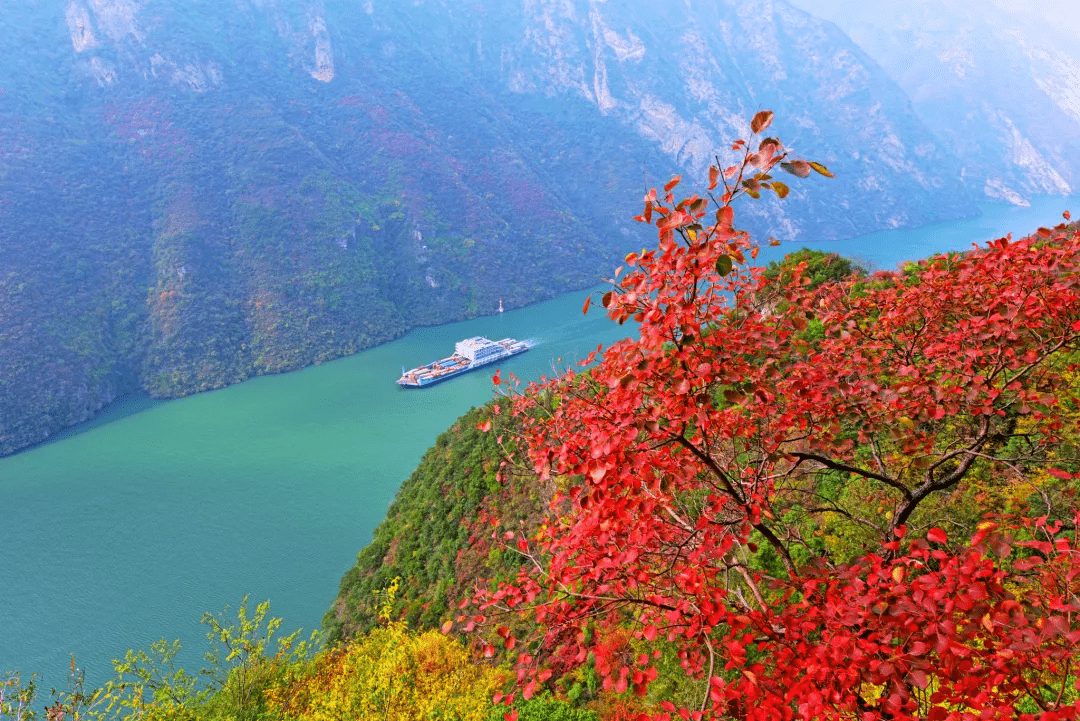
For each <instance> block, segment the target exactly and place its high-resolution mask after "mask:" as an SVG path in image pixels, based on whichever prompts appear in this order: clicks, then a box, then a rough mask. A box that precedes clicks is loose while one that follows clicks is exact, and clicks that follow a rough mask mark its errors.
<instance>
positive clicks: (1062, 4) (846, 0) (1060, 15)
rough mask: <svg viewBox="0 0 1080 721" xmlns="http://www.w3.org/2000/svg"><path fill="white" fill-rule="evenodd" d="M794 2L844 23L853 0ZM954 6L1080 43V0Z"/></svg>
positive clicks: (882, 0)
mask: <svg viewBox="0 0 1080 721" xmlns="http://www.w3.org/2000/svg"><path fill="white" fill-rule="evenodd" d="M788 1H789V2H790V3H791V4H793V5H795V6H797V7H801V8H802V9H804V10H806V11H808V12H810V13H813V14H814V15H817V16H819V17H822V18H825V19H826V20H831V21H833V22H835V23H836V24H837V25H843V24H844V23H843V20H844V18H843V15H842V13H843V10H844V8H845V7H851V4H852V0H788ZM946 2H947V4H950V5H964V6H967V7H980V6H981V7H985V8H986V9H987V10H988V11H990V12H995V13H997V12H1005V13H1007V14H1010V15H1013V16H1015V18H1016V19H1017V20H1018V21H1020V22H1022V23H1024V24H1025V25H1027V26H1028V27H1029V28H1030V29H1032V30H1037V29H1038V26H1040V25H1041V26H1044V27H1045V28H1046V29H1047V30H1048V31H1049V32H1050V33H1051V34H1053V35H1056V36H1057V37H1058V38H1061V36H1062V34H1067V35H1071V36H1072V37H1073V38H1075V39H1076V42H1077V43H1078V44H1080V0H946ZM908 4H909V3H908V2H907V1H906V0H859V2H858V5H859V6H860V8H861V9H863V10H864V11H865V9H867V8H868V7H870V8H872V7H887V6H889V5H900V6H907V5H908Z"/></svg>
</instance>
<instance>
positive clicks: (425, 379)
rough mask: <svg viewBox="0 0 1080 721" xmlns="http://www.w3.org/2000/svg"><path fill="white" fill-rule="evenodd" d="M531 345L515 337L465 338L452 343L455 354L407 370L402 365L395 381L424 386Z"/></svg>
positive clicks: (510, 354) (408, 385)
mask: <svg viewBox="0 0 1080 721" xmlns="http://www.w3.org/2000/svg"><path fill="white" fill-rule="evenodd" d="M533 345H535V343H534V342H533V341H531V340H514V339H513V338H503V339H502V340H497V341H496V340H489V339H487V338H484V337H482V336H476V337H474V338H466V339H465V340H460V341H458V342H457V343H455V344H454V355H452V356H450V357H449V358H443V359H442V360H439V361H435V362H434V363H428V364H427V365H426V366H420V367H418V368H413V369H412V370H408V371H407V370H405V368H404V366H403V367H402V368H401V377H400V378H398V380H397V384H398V385H399V386H401V387H402V388H427V387H428V386H432V385H435V384H436V383H441V382H442V381H445V380H448V379H450V378H453V377H454V376H459V375H461V374H462V373H468V372H469V371H471V370H476V369H477V368H483V367H484V366H486V365H491V364H492V363H495V362H496V361H500V360H502V359H503V358H509V357H510V356H515V355H517V354H518V353H524V352H525V351H527V350H529V348H532V347H533Z"/></svg>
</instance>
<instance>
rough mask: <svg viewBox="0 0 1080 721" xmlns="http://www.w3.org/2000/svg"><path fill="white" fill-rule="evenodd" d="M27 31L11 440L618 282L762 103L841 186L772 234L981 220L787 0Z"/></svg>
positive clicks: (879, 81) (894, 94)
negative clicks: (649, 191)
mask: <svg viewBox="0 0 1080 721" xmlns="http://www.w3.org/2000/svg"><path fill="white" fill-rule="evenodd" d="M5 13H6V16H5V17H6V23H5V26H6V28H10V31H8V30H5V34H3V35H2V36H0V248H3V250H4V252H3V255H2V257H0V453H6V452H11V451H13V450H16V449H18V448H20V447H23V446H26V445H28V444H30V443H34V442H37V441H40V440H41V439H42V438H44V437H46V436H47V435H48V434H50V433H51V432H53V431H55V430H56V429H58V428H60V427H63V426H65V425H68V424H70V423H73V422H77V421H79V420H82V419H83V418H85V417H87V416H88V415H90V414H92V413H93V412H94V411H95V410H96V409H97V408H99V407H100V406H101V405H102V404H103V403H106V402H108V401H109V400H111V399H112V398H113V397H114V396H115V395H116V394H117V393H120V392H122V391H123V390H125V389H128V388H134V387H141V388H144V389H146V390H148V391H149V392H151V393H153V394H155V395H160V396H172V395H183V394H186V393H191V392H195V391H198V390H203V389H207V388H214V387H220V386H222V385H225V384H228V383H232V382H236V381H239V380H243V379H244V378H247V377H250V376H251V375H254V374H259V373H266V372H277V371H283V370H289V369H293V368H298V367H301V366H304V365H306V364H309V363H313V362H319V361H321V360H325V359H329V358H333V357H337V356H340V355H343V354H347V353H352V352H355V351H356V350H358V349H360V348H363V347H366V346H370V345H372V344H374V343H378V342H382V341H385V340H388V339H390V338H393V337H395V336H397V335H400V334H401V333H403V332H404V331H405V330H407V329H408V328H409V327H412V326H415V325H419V324H433V323H442V322H447V321H451V320H456V319H460V318H464V317H467V316H471V315H476V314H479V313H486V312H491V311H493V310H494V308H495V307H496V305H497V302H498V299H499V298H504V299H505V302H506V305H507V306H511V307H512V306H515V305H521V304H524V303H528V302H532V301H535V300H538V299H541V298H544V297H548V296H550V295H552V294H554V293H557V292H560V291H564V290H568V289H571V288H578V287H583V286H586V285H589V284H591V283H593V282H595V281H596V279H597V278H598V277H599V276H600V275H601V274H603V273H606V272H607V271H609V270H610V269H611V268H612V267H613V265H615V264H616V263H617V261H618V259H619V258H620V257H621V254H622V253H624V252H625V251H626V249H627V248H629V247H640V245H641V243H642V239H643V237H642V233H643V232H644V231H643V230H642V229H640V228H638V227H636V226H635V225H634V224H633V223H632V222H630V221H629V216H630V215H631V214H632V213H634V212H636V211H637V204H638V203H639V201H640V195H641V193H642V191H643V190H644V189H645V188H646V187H647V186H648V185H655V184H657V183H659V182H663V180H665V179H666V178H667V177H668V176H669V175H670V174H672V173H675V172H683V173H688V174H690V175H692V176H700V175H701V174H702V173H703V172H704V169H705V167H706V166H707V164H708V162H709V158H710V157H712V154H713V153H714V152H717V151H718V150H722V149H723V147H724V146H725V144H726V143H728V142H729V141H730V140H732V139H734V138H735V137H738V136H740V135H743V134H745V133H746V131H747V128H746V126H745V123H746V120H747V118H749V117H750V116H751V115H752V114H753V112H754V111H756V110H758V109H760V108H772V109H774V110H776V111H777V112H778V122H777V126H776V128H777V130H776V132H777V133H778V134H780V135H781V137H783V139H784V140H785V141H789V142H790V144H791V145H792V147H793V148H794V149H796V150H797V151H799V152H801V153H804V154H806V155H807V156H811V157H813V158H814V159H818V160H821V161H823V162H825V163H826V164H828V165H829V166H830V167H831V168H832V169H833V170H834V171H835V172H836V174H837V175H838V179H837V180H836V181H835V182H830V184H829V185H828V186H826V187H819V188H814V189H812V190H809V189H802V188H799V189H797V190H796V192H795V193H794V195H796V196H800V197H795V198H789V199H788V200H787V201H786V204H785V205H783V206H782V205H778V204H775V203H774V204H772V205H769V204H761V205H758V206H754V207H753V208H751V207H746V209H745V210H744V211H743V217H744V218H746V222H747V223H748V224H749V225H750V226H751V227H752V228H753V229H754V230H755V231H756V232H758V233H759V234H761V235H766V234H772V235H777V236H779V237H785V238H799V237H839V236H850V235H855V234H859V233H864V232H868V231H872V230H875V229H878V228H883V227H892V226H897V225H915V224H920V223H924V222H929V221H932V220H938V219H942V218H947V217H954V216H957V215H959V214H962V213H964V212H966V211H967V210H968V208H969V207H970V205H969V204H970V196H967V195H965V191H964V189H963V187H962V186H960V185H959V184H958V179H959V176H960V166H959V164H958V163H957V162H956V161H955V159H953V158H952V156H951V155H950V152H949V151H948V149H947V148H945V147H943V146H942V145H941V144H940V143H938V142H937V141H935V140H934V138H933V136H932V135H931V134H930V133H929V132H928V130H927V129H926V128H925V127H923V126H922V125H921V124H920V123H919V121H918V119H917V118H916V117H915V115H914V114H913V113H912V111H911V108H910V105H909V104H908V101H907V99H906V98H905V96H904V94H903V93H902V91H900V90H899V89H898V88H897V87H896V86H895V85H894V84H892V83H891V82H890V81H889V80H888V78H887V77H885V76H884V75H883V73H882V72H881V71H880V70H879V69H878V68H877V66H876V65H875V64H874V63H873V61H871V60H870V59H869V58H867V57H866V56H865V55H864V54H863V53H862V52H861V51H860V50H859V49H858V48H857V47H856V46H854V45H853V44H852V43H851V42H850V41H849V40H848V39H847V38H846V37H844V36H843V35H842V34H841V33H840V32H839V31H837V30H836V29H835V28H834V27H832V26H830V25H828V24H825V23H822V22H820V21H817V20H814V19H813V18H812V17H810V16H808V15H806V14H805V13H802V12H801V11H798V10H795V9H794V8H792V7H791V6H789V5H787V4H785V3H783V2H781V1H780V0H775V1H774V0H754V2H751V3H735V2H727V0H724V1H723V2H714V3H707V2H697V1H696V0H695V1H694V2H687V3H681V4H674V5H669V6H666V7H665V8H650V10H649V13H648V14H647V15H646V14H645V13H643V12H642V8H641V6H640V4H635V3H633V2H630V1H629V0H610V1H609V2H598V1H590V0H543V1H536V0H522V1H521V2H517V3H505V2H502V1H501V0H498V1H497V0H484V1H483V2H478V3H474V4H471V5H467V6H462V5H459V4H457V3H450V2H445V3H442V2H432V1H424V2H416V3H411V4H408V5H405V4H402V3H398V2H389V1H385V2H381V1H380V0H370V1H368V2H352V1H350V2H345V1H344V0H340V1H333V0H325V2H324V1H321V0H310V1H308V2H301V3H285V2H279V1H277V0H229V1H227V2H209V0H186V1H185V2H171V1H169V2H167V1H166V0H139V1H136V0H67V1H66V2H40V3H25V4H18V5H12V6H5Z"/></svg>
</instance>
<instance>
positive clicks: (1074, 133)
mask: <svg viewBox="0 0 1080 721" xmlns="http://www.w3.org/2000/svg"><path fill="white" fill-rule="evenodd" d="M797 2H798V4H800V5H801V6H803V7H805V8H807V9H809V10H811V11H813V12H816V13H820V14H821V15H822V16H823V17H826V18H828V19H830V20H833V21H834V22H836V23H837V24H838V25H839V26H840V27H841V28H842V29H843V30H844V31H845V32H846V33H847V34H848V35H850V36H851V38H852V39H853V40H855V41H856V42H857V43H858V44H859V45H860V47H862V48H863V49H865V50H866V52H867V53H868V54H869V55H870V56H871V57H873V59H874V60H875V61H877V62H878V63H880V64H881V66H882V67H883V68H884V69H885V70H886V71H887V72H888V73H889V75H890V76H891V77H892V78H893V79H895V80H896V82H897V83H898V84H899V85H900V87H901V88H903V89H904V91H905V92H906V93H907V94H908V95H909V96H910V97H911V99H912V102H913V103H914V106H915V110H916V111H917V113H918V114H919V117H920V118H921V119H922V120H923V121H924V122H926V124H927V125H928V126H929V127H930V128H931V130H932V131H933V132H934V133H935V135H936V136H937V137H938V138H939V139H940V141H941V142H942V144H943V145H944V146H945V147H947V148H949V149H950V151H951V152H953V153H954V154H955V155H956V156H957V157H959V159H960V160H961V162H962V163H963V174H964V177H965V179H966V180H968V181H969V182H970V183H971V184H972V185H973V186H974V187H976V188H978V189H979V190H981V191H982V192H983V193H984V194H985V195H986V196H987V197H989V198H991V199H993V200H998V201H1006V202H1010V203H1015V204H1019V205H1026V204H1027V202H1028V198H1030V197H1031V196H1032V195H1043V194H1060V195H1068V194H1070V193H1072V192H1074V189H1075V188H1077V187H1080V51H1078V50H1077V45H1076V33H1077V32H1078V31H1080V20H1076V19H1073V18H1072V17H1071V16H1069V17H1067V18H1065V20H1064V22H1055V12H1054V11H1053V9H1052V8H1053V6H1052V5H1051V4H1049V3H1046V4H1042V3H1038V4H1036V3H1023V2H1005V1H1004V0H993V1H992V2H991V1H987V0H984V2H978V3H973V2H961V1H960V0H945V1H944V2H943V1H942V0H911V2H904V3H893V2H886V3H874V4H870V3H865V2H858V1H857V0H797ZM1061 11H1062V12H1065V13H1067V12H1068V10H1067V9H1066V8H1064V7H1063V8H1061ZM1072 13H1073V14H1075V11H1072ZM1070 20H1071V21H1072V25H1070V24H1069V21H1070Z"/></svg>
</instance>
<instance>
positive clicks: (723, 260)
mask: <svg viewBox="0 0 1080 721" xmlns="http://www.w3.org/2000/svg"><path fill="white" fill-rule="evenodd" d="M716 272H717V273H719V274H720V275H727V274H728V273H730V272H731V256H730V255H727V254H724V255H721V256H720V257H719V258H717V259H716Z"/></svg>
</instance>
